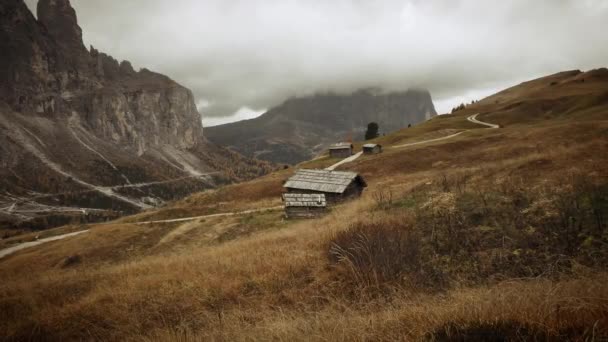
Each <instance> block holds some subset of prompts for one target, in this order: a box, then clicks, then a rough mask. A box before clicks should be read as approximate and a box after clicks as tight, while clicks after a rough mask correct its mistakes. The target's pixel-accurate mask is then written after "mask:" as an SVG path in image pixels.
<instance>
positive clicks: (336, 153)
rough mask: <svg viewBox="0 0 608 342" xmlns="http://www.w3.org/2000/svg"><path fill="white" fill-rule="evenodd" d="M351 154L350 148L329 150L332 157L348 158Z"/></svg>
mask: <svg viewBox="0 0 608 342" xmlns="http://www.w3.org/2000/svg"><path fill="white" fill-rule="evenodd" d="M352 155H353V150H352V149H350V148H342V149H335V150H329V156H330V157H332V158H348V157H350V156H352Z"/></svg>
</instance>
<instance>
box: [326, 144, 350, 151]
mask: <svg viewBox="0 0 608 342" xmlns="http://www.w3.org/2000/svg"><path fill="white" fill-rule="evenodd" d="M352 147H353V146H352V144H351V143H347V142H342V143H337V144H333V145H331V146H329V149H330V150H342V149H347V148H352Z"/></svg>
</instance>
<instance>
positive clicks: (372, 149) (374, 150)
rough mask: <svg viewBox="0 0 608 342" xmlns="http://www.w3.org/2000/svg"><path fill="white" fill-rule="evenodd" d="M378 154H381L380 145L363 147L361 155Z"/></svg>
mask: <svg viewBox="0 0 608 342" xmlns="http://www.w3.org/2000/svg"><path fill="white" fill-rule="evenodd" d="M378 153H382V145H380V144H365V145H363V154H378Z"/></svg>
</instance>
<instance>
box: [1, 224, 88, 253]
mask: <svg viewBox="0 0 608 342" xmlns="http://www.w3.org/2000/svg"><path fill="white" fill-rule="evenodd" d="M86 232H88V230H82V231H79V232H74V233H69V234H63V235H57V236H52V237H49V238H46V239H40V240H36V241H30V242H24V243H21V244H18V245H16V246H13V247H9V248H5V249H2V250H0V259H2V258H4V257H5V256H8V255H11V254H13V253H15V252H18V251H20V250H22V249H26V248H30V247H34V246H38V245H42V244H43V243H47V242H51V241H57V240H63V239H65V238H69V237H72V236H76V235H80V234H83V233H86Z"/></svg>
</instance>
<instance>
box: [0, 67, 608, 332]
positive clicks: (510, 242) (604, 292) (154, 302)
mask: <svg viewBox="0 0 608 342" xmlns="http://www.w3.org/2000/svg"><path fill="white" fill-rule="evenodd" d="M606 74H607V73H606V71H605V70H596V71H591V72H587V73H580V72H567V73H561V74H557V75H553V76H549V77H547V78H543V79H539V80H534V81H531V82H527V83H524V84H521V85H518V86H516V87H514V88H511V89H507V90H505V91H503V92H501V93H499V94H496V95H494V96H491V97H489V98H487V99H484V100H482V101H480V102H478V103H476V104H474V105H471V106H469V107H467V108H465V109H464V110H462V111H459V112H457V113H456V114H453V115H445V116H440V117H436V118H434V119H432V120H430V121H429V122H427V123H425V124H422V125H419V126H416V127H412V128H409V129H405V130H402V131H399V132H397V133H395V134H391V135H387V136H385V137H382V138H379V139H378V142H380V143H382V144H383V145H384V146H385V152H384V153H382V154H380V155H375V156H363V157H361V158H359V159H358V160H356V161H355V162H353V163H350V164H345V165H343V166H342V167H341V169H348V170H356V171H358V172H360V173H361V174H362V175H363V176H364V177H365V179H366V181H367V182H368V184H369V187H368V189H367V190H366V191H365V193H364V195H363V197H362V198H361V199H359V200H356V201H353V202H350V203H346V204H344V205H342V206H340V207H337V208H335V209H333V210H332V211H331V213H330V214H329V215H327V216H326V217H323V218H320V219H315V220H310V221H286V220H284V219H283V218H282V213H281V211H278V210H269V211H263V212H259V213H251V214H246V215H235V216H224V217H208V218H200V219H196V220H192V221H185V222H173V223H156V224H145V225H137V224H136V223H137V222H143V221H152V220H163V219H173V218H179V217H189V216H199V215H206V214H214V213H222V212H232V211H241V210H250V209H259V208H270V207H274V206H276V205H280V197H279V195H280V193H281V191H282V188H281V184H282V183H283V181H284V180H285V179H287V178H288V177H289V175H290V174H291V173H292V172H293V169H286V170H282V171H280V172H275V173H273V174H271V175H268V176H265V177H262V178H259V179H256V180H253V181H250V182H246V183H241V184H236V185H231V186H228V187H224V188H221V189H218V190H213V191H207V192H203V193H199V194H196V195H193V196H190V197H188V198H185V199H183V200H180V201H177V202H174V203H171V204H170V205H168V206H166V207H164V208H161V209H157V210H154V211H148V212H144V213H141V214H139V215H136V216H131V217H127V218H123V219H121V220H119V221H116V222H112V223H110V224H107V225H96V226H87V227H85V226H74V227H64V228H61V230H60V231H65V230H78V229H85V228H90V231H89V232H88V233H85V234H82V235H78V236H75V237H72V238H69V239H66V240H62V241H56V242H50V243H47V244H44V245H41V246H38V247H35V248H31V249H26V250H23V251H21V252H19V253H16V254H13V255H11V256H9V257H6V258H4V259H0V278H2V279H3V282H2V283H1V284H0V334H2V336H6V337H7V338H8V339H9V340H11V339H12V340H24V339H25V340H27V339H51V340H64V339H93V340H144V341H156V340H158V341H165V340H174V341H198V340H201V341H202V340H227V341H233V340H237V341H238V340H289V341H300V340H301V341H309V340H317V341H327V340H332V341H333V340H337V341H367V340H385V341H393V340H425V339H430V340H450V339H457V340H496V339H503V340H521V339H523V340H533V339H537V340H568V339H570V340H593V339H595V340H601V339H603V338H607V337H608V315H607V314H606V313H607V312H608V285H606V284H608V272H607V270H606V267H605V265H606V264H607V262H608V227H607V225H608V170H607V169H606V167H605V165H608V153H607V152H608V139H607V138H608V76H607V75H606ZM582 80H584V81H582ZM475 113H481V114H480V115H479V117H478V119H480V120H482V121H486V122H491V123H496V124H499V125H500V126H501V128H500V129H486V128H484V127H483V126H480V125H476V124H473V123H471V122H469V121H467V117H469V116H470V115H472V114H475ZM460 131H466V132H464V133H462V134H461V135H459V136H457V137H454V138H453V139H449V140H443V141H437V142H431V143H428V144H421V145H415V146H411V147H403V148H392V147H391V146H398V145H403V144H407V143H411V142H416V141H421V140H427V139H433V138H436V137H441V136H447V135H450V134H453V133H456V132H460ZM333 162H335V161H332V160H329V159H328V158H322V159H319V160H314V161H311V162H306V163H303V164H301V165H299V166H298V167H311V166H315V167H322V166H325V165H330V164H332V163H333ZM58 232H59V230H58ZM47 233H48V234H52V233H53V232H52V231H51V232H47ZM27 238H28V237H27V236H25V237H20V239H27ZM30 238H31V237H30ZM16 241H17V240H16V238H14V239H13V240H10V239H8V240H5V241H3V242H2V243H3V244H4V245H9V244H11V243H15V242H16Z"/></svg>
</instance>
